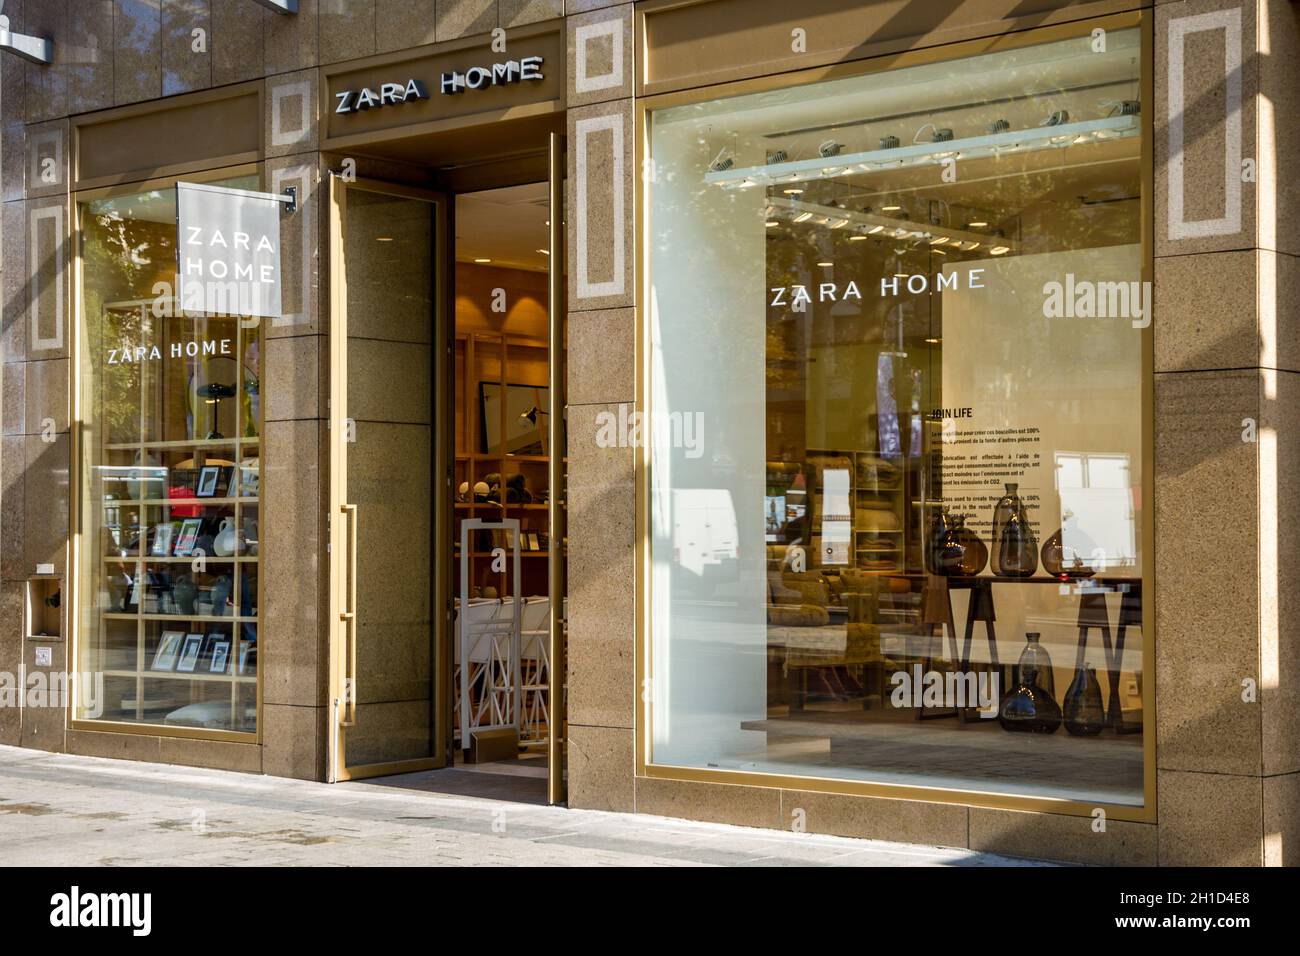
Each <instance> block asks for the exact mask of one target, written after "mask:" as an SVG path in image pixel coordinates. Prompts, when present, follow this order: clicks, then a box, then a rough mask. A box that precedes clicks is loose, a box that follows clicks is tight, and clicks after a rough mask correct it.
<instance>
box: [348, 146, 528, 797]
mask: <svg viewBox="0 0 1300 956" xmlns="http://www.w3.org/2000/svg"><path fill="white" fill-rule="evenodd" d="M497 136H498V138H500V139H501V141H502V142H507V141H508V139H507V138H504V137H501V135H500V133H499V132H498V134H497ZM530 139H531V140H532V141H533V142H537V141H538V140H539V139H540V141H541V142H542V143H545V138H544V137H530ZM437 145H439V144H435V145H434V146H432V147H430V146H429V145H428V144H425V147H426V149H427V151H428V152H429V153H433V154H435V155H436V154H438V153H439V152H440V150H439V149H438V148H437ZM473 145H474V137H468V136H463V135H462V136H461V137H460V143H459V144H458V146H457V148H458V149H460V150H461V151H462V155H460V156H458V157H457V158H456V161H455V162H454V164H451V165H448V166H447V167H443V168H439V169H436V170H429V171H428V176H429V178H430V180H431V182H432V183H433V184H434V185H435V186H437V187H440V188H438V189H436V191H431V192H430V193H429V194H428V195H427V196H426V195H423V194H421V192H420V191H418V190H417V191H410V190H402V189H400V188H395V194H393V195H384V194H383V193H382V192H366V190H367V189H368V188H369V187H368V185H367V183H364V182H359V183H357V184H356V185H355V186H352V187H350V188H349V189H348V195H347V199H346V203H347V208H346V211H345V218H346V223H347V227H346V230H345V232H346V238H345V242H346V245H347V266H346V269H347V275H348V290H347V294H348V312H349V333H348V349H349V353H350V354H349V367H348V396H349V408H351V407H352V405H353V403H354V401H355V400H356V399H358V398H361V396H362V395H363V394H364V393H366V392H369V391H370V390H371V389H372V388H378V389H379V391H378V392H376V395H375V401H376V402H377V404H376V405H374V406H373V411H367V410H366V409H365V408H362V409H361V410H360V414H361V416H362V417H360V418H357V424H356V427H357V441H356V443H355V444H353V445H350V446H349V461H348V486H349V498H350V500H351V501H353V502H355V503H356V504H357V505H358V515H359V517H358V519H357V520H358V524H357V527H358V534H359V536H360V537H359V540H358V542H357V555H358V567H357V587H358V598H357V600H358V608H357V610H358V624H357V627H358V636H357V651H356V653H357V661H356V665H355V666H356V668H357V673H358V678H357V687H358V691H359V698H358V702H357V715H356V716H357V719H356V723H355V725H354V726H352V727H349V728H346V730H345V738H344V739H345V754H344V757H345V762H346V764H347V766H348V767H349V768H362V772H361V773H359V774H356V775H357V776H363V775H364V776H368V777H370V779H369V780H368V782H369V783H372V784H377V785H383V786H398V787H403V788H414V789H422V790H432V791H438V792H456V793H467V794H474V795H479V796H489V797H491V796H501V797H502V798H503V799H513V800H532V801H537V802H545V800H546V795H547V790H546V787H547V772H548V769H547V759H548V755H547V748H548V745H549V736H550V733H551V710H550V699H551V695H550V662H549V626H550V601H549V598H548V583H549V575H550V557H549V549H550V538H549V529H550V525H549V515H548V502H549V500H550V495H551V489H550V487H549V484H550V481H549V473H550V472H549V469H550V454H551V448H550V437H549V428H550V416H551V397H550V394H549V387H548V380H549V359H550V352H549V338H548V337H549V334H550V329H549V304H548V289H549V286H548V276H549V269H550V257H551V249H550V243H551V239H550V234H551V228H550V218H551V211H550V186H549V182H548V181H547V178H546V177H547V175H548V172H547V163H546V154H545V152H544V151H541V152H538V151H536V150H533V151H528V152H524V153H515V154H511V155H509V156H506V157H504V158H503V157H501V156H493V157H492V158H491V160H490V161H487V162H485V161H484V159H483V156H482V155H481V154H480V155H466V154H465V151H466V150H468V149H471V148H473ZM478 146H480V147H481V146H483V143H479V144H478ZM395 149H397V150H398V151H400V152H403V153H410V152H414V151H417V150H419V147H418V146H417V145H415V144H408V143H401V144H398V146H397V147H395ZM373 188H375V189H377V190H382V189H383V188H385V187H384V186H382V185H378V186H374V187H373ZM430 199H432V202H430V201H428V200H430ZM372 206H373V210H372V211H370V212H367V211H366V210H367V209H368V208H369V207H372ZM439 216H442V217H444V218H443V219H442V220H441V223H439V221H438V218H437V217H439ZM440 229H441V230H442V231H440ZM440 237H445V238H443V239H442V242H443V243H444V245H443V248H442V249H438V248H437V246H438V244H439V238H440ZM432 257H441V258H440V259H439V261H438V262H437V263H436V264H435V263H434V262H432V261H431V258H432ZM440 271H441V274H442V275H444V276H446V280H447V281H446V285H447V286H449V290H447V289H439V288H436V286H437V284H438V283H437V280H436V278H435V277H436V276H437V275H438V274H439V272H440ZM354 275H355V276H356V277H357V280H356V281H357V284H356V286H355V287H354V283H353V276H354ZM435 296H441V303H442V308H443V311H444V313H445V314H446V316H447V318H448V319H449V320H450V321H448V322H447V323H446V327H445V334H446V336H447V338H448V339H450V342H449V343H444V344H446V345H447V346H448V347H449V352H450V358H449V360H448V363H447V370H446V378H447V381H445V382H444V383H441V384H438V383H435V382H434V381H433V380H432V379H433V376H434V375H435V372H433V371H431V369H433V368H434V367H435V365H434V363H433V362H432V360H431V358H430V352H429V349H430V343H433V347H435V348H436V347H438V343H437V342H436V341H435V339H436V337H437V336H436V335H435V334H434V330H433V328H432V326H431V325H430V324H429V322H430V321H431V320H429V319H428V318H427V317H428V316H430V315H433V314H434V312H435V310H434V309H433V307H432V303H433V300H434V297H435ZM408 304H414V305H415V306H416V307H417V308H419V309H420V310H421V311H422V314H423V315H424V316H425V320H424V321H425V331H423V332H422V333H421V335H420V336H419V337H418V338H419V341H418V342H414V341H413V342H412V343H411V344H412V345H413V346H415V347H416V351H418V352H419V359H418V361H419V365H418V367H417V366H416V365H414V364H412V365H407V364H404V363H405V359H404V358H403V356H402V355H401V352H402V350H403V348H404V346H399V345H394V344H393V343H391V342H389V343H388V344H386V345H384V346H383V348H382V349H378V350H377V348H376V343H375V342H373V341H368V339H370V338H371V336H372V333H370V332H367V331H366V324H367V323H368V322H369V321H370V320H371V319H370V317H374V318H375V319H376V320H377V321H378V322H379V323H380V324H381V325H382V326H383V327H384V328H387V329H389V330H390V331H386V332H381V333H380V334H379V336H378V337H379V338H391V337H392V335H391V334H390V333H391V330H393V329H395V328H396V326H395V325H393V320H394V317H395V316H400V315H401V313H402V311H403V309H404V308H405V307H406V305H408ZM411 327H412V328H414V327H415V326H414V323H412V326H411ZM415 356H416V353H415V352H412V355H411V358H412V360H413V361H414V360H415ZM358 363H359V364H358ZM361 369H365V372H364V376H365V378H367V379H370V380H371V381H370V383H369V384H367V383H366V382H362V381H360V380H359V377H358V372H359V371H360V370H361ZM372 376H373V378H372ZM399 382H400V383H401V384H398V383H399ZM437 389H441V394H442V396H443V398H444V403H443V407H444V408H445V412H443V413H442V414H443V415H444V416H445V417H444V418H443V419H442V420H438V418H437V416H438V414H439V413H438V412H437V410H436V409H437V408H438V404H439V403H438V402H437V401H435V400H434V398H435V394H437V393H436V392H435V390H437ZM403 394H405V395H406V397H402V396H403ZM361 401H362V403H363V406H364V405H366V404H367V402H368V400H367V399H365V398H361ZM367 416H369V417H370V418H372V419H373V421H367V420H366V418H367ZM352 417H356V416H355V415H354V416H352ZM441 429H446V430H448V431H450V432H451V435H452V438H451V440H450V442H449V443H447V444H449V445H450V447H448V449H447V450H448V451H449V452H450V457H451V462H452V463H451V473H452V479H451V486H450V490H451V493H452V498H453V500H452V501H451V503H450V509H449V511H450V519H449V533H448V534H447V535H446V537H447V540H442V539H441V536H440V535H438V534H437V532H436V531H435V527H436V521H435V520H434V519H433V517H432V515H433V509H434V507H435V506H434V505H433V503H432V502H431V500H430V491H431V489H434V488H436V484H437V483H436V482H430V481H428V480H427V479H425V480H416V481H414V482H408V481H407V480H406V479H405V478H402V477H401V475H402V474H407V475H412V476H417V478H418V477H419V476H427V475H428V474H430V469H431V467H432V466H431V465H430V464H429V462H431V461H432V460H433V458H434V455H433V444H434V443H435V442H439V441H442V442H446V432H445V431H443V432H442V433H441V434H440V433H439V432H440V430H441ZM367 430H369V431H370V433H371V435H373V436H375V437H376V438H378V439H379V441H378V442H371V441H367V440H366V432H367ZM385 443H386V444H385ZM365 446H368V447H365ZM444 447H446V445H445V446H444ZM375 456H379V457H375ZM384 463H387V464H384ZM394 465H400V466H401V467H400V468H398V469H397V470H398V472H399V474H397V475H393V473H392V468H393V466H394ZM385 475H387V476H388V477H384V476H385ZM354 489H355V493H354ZM440 559H442V560H441V561H440ZM443 562H445V563H443ZM448 565H449V575H450V597H451V601H452V605H453V608H454V622H453V625H452V628H451V633H450V634H449V635H448V640H449V642H450V645H451V646H450V647H449V648H446V647H438V646H437V643H436V641H435V639H434V634H433V628H432V624H431V622H432V620H433V616H432V613H431V608H432V604H431V603H430V602H431V597H430V593H431V591H432V589H433V584H432V583H431V582H432V581H433V577H434V575H435V574H436V573H437V568H438V567H439V566H442V567H447V566H448ZM413 588H414V589H421V593H420V594H416V593H414V592H413V591H412V593H406V592H407V591H408V590H410V589H413ZM403 607H406V608H408V609H410V610H414V611H415V612H416V613H407V612H405V611H403V610H402V608H403ZM440 653H441V654H444V655H445V657H444V660H446V661H447V665H446V666H447V667H448V668H449V670H450V679H449V681H447V683H446V684H444V685H443V686H444V687H446V688H447V693H446V698H447V699H442V700H440V699H438V698H439V697H441V696H443V695H440V694H439V693H438V692H437V690H436V686H435V685H436V684H437V680H436V677H435V676H434V675H435V673H436V671H437V667H436V665H435V661H436V657H435V655H436V654H440ZM412 677H417V678H418V679H417V680H414V681H413V680H412V679H411V678H412ZM439 710H441V711H442V713H444V714H447V715H449V723H450V737H451V739H450V741H438V740H436V739H434V738H435V737H436V736H437V734H436V731H435V727H436V726H437V723H438V721H437V719H436V715H437V713H438V711H439ZM431 715H433V716H431ZM440 746H441V747H442V748H443V749H442V750H441V754H445V755H446V756H445V757H440V756H439V754H440V750H439V747H440ZM424 758H431V759H437V761H438V762H439V763H442V764H443V766H442V768H441V769H436V770H423V769H420V768H419V767H418V766H413V764H412V762H413V761H419V760H421V759H424ZM390 765H398V766H395V768H394V769H395V770H399V771H408V770H411V771H413V772H401V773H398V774H395V775H389V774H386V773H380V774H378V775H375V776H372V775H371V774H370V773H369V772H366V770H365V768H374V770H377V771H383V770H384V769H385V767H386V766H390Z"/></svg>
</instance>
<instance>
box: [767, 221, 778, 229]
mask: <svg viewBox="0 0 1300 956" xmlns="http://www.w3.org/2000/svg"><path fill="white" fill-rule="evenodd" d="M766 225H767V228H768V229H771V228H772V227H773V226H779V225H781V223H779V222H777V221H776V220H775V219H769V220H768V221H767V223H766Z"/></svg>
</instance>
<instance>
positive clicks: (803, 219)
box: [794, 212, 812, 222]
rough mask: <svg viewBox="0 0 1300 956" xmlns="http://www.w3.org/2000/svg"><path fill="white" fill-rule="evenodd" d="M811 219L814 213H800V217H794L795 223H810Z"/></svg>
mask: <svg viewBox="0 0 1300 956" xmlns="http://www.w3.org/2000/svg"><path fill="white" fill-rule="evenodd" d="M811 218H812V213H810V212H801V213H799V215H797V216H795V217H794V221H795V222H807V221H808V220H809V219H811Z"/></svg>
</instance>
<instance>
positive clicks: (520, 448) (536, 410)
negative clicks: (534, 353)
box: [478, 382, 551, 455]
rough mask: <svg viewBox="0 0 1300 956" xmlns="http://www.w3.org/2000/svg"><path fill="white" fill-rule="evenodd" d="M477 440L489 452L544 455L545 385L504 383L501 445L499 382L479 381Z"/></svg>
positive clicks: (547, 393) (547, 406) (548, 402)
mask: <svg viewBox="0 0 1300 956" xmlns="http://www.w3.org/2000/svg"><path fill="white" fill-rule="evenodd" d="M478 394H479V432H480V434H479V440H480V441H481V442H482V450H483V451H485V452H487V453H488V454H490V455H500V454H507V455H545V454H546V453H547V441H548V438H547V428H548V427H549V422H550V418H549V417H548V416H549V415H550V411H549V409H550V407H551V399H550V394H551V393H550V389H549V388H547V387H546V386H545V385H514V384H511V385H507V386H506V399H505V404H506V409H505V416H506V422H505V427H506V442H505V444H506V447H505V448H502V447H501V383H500V382H479V386H478Z"/></svg>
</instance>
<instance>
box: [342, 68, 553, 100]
mask: <svg viewBox="0 0 1300 956" xmlns="http://www.w3.org/2000/svg"><path fill="white" fill-rule="evenodd" d="M545 78H546V77H545V76H543V75H542V58H541V57H540V56H526V57H522V58H521V59H518V60H505V61H503V62H501V63H493V64H491V65H489V66H471V67H470V68H469V69H467V70H464V71H461V70H444V71H443V72H442V76H441V78H440V81H439V84H438V89H439V92H440V93H442V94H445V95H453V94H456V93H464V92H465V91H466V90H485V89H488V88H489V87H493V86H510V85H513V84H516V83H527V82H535V81H538V80H543V79H545ZM428 98H429V91H428V89H427V88H426V87H425V85H424V84H423V83H422V82H421V81H419V80H417V79H414V78H411V79H408V80H407V81H406V82H405V83H381V84H379V87H378V89H375V88H372V87H369V86H363V87H362V88H361V89H359V90H341V91H339V92H338V93H335V94H334V99H336V100H337V101H338V105H337V106H335V107H334V112H335V113H344V114H346V113H358V112H361V111H363V110H372V109H380V108H382V107H385V106H397V105H398V104H400V103H409V102H411V101H413V100H427V99H428Z"/></svg>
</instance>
